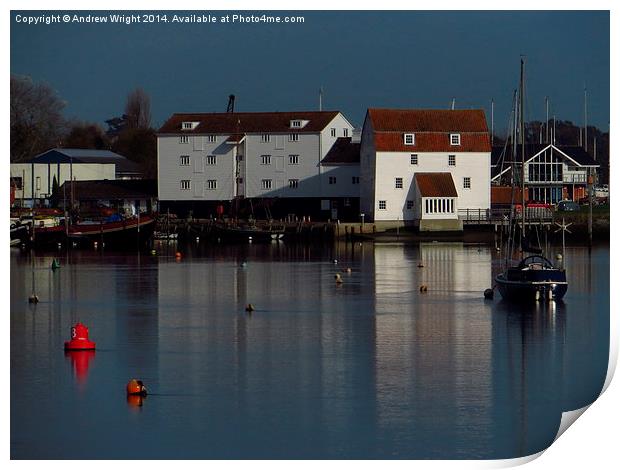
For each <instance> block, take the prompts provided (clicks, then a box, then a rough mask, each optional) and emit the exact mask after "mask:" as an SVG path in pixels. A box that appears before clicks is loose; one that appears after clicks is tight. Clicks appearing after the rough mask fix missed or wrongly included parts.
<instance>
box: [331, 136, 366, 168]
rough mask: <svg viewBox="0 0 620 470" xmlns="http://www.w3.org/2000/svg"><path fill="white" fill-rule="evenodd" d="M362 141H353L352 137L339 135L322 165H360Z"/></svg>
mask: <svg viewBox="0 0 620 470" xmlns="http://www.w3.org/2000/svg"><path fill="white" fill-rule="evenodd" d="M359 163H360V143H359V142H353V141H352V139H351V137H338V138H337V139H336V142H334V145H332V148H330V149H329V152H327V155H325V158H323V160H321V165H326V166H329V165H359Z"/></svg>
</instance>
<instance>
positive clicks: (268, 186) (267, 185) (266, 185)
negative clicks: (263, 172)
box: [260, 179, 273, 190]
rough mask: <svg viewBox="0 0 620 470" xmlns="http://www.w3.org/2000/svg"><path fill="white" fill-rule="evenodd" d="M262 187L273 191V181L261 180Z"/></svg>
mask: <svg viewBox="0 0 620 470" xmlns="http://www.w3.org/2000/svg"><path fill="white" fill-rule="evenodd" d="M260 186H261V188H262V189H265V190H267V189H271V188H273V184H272V180H270V179H265V180H261V182H260Z"/></svg>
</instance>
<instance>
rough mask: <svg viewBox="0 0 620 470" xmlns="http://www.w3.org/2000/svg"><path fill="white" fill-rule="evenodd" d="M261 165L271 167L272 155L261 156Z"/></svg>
mask: <svg viewBox="0 0 620 470" xmlns="http://www.w3.org/2000/svg"><path fill="white" fill-rule="evenodd" d="M260 164H261V165H271V155H261V156H260Z"/></svg>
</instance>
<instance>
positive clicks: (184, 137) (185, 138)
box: [179, 135, 189, 144]
mask: <svg viewBox="0 0 620 470" xmlns="http://www.w3.org/2000/svg"><path fill="white" fill-rule="evenodd" d="M179 143H180V144H189V136H188V135H182V136H180V137H179Z"/></svg>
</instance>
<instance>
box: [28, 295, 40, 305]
mask: <svg viewBox="0 0 620 470" xmlns="http://www.w3.org/2000/svg"><path fill="white" fill-rule="evenodd" d="M28 303H30V304H38V303H39V296H38V295H36V294H32V295H31V296H30V297H28Z"/></svg>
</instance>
